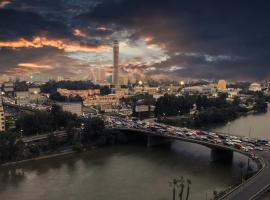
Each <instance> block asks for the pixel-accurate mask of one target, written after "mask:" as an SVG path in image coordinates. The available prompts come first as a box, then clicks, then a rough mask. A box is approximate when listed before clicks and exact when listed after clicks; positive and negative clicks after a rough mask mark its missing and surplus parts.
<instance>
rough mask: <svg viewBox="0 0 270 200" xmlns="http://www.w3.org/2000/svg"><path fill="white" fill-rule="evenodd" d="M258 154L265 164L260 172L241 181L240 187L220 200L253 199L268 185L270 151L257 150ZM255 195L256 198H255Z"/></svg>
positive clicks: (269, 178)
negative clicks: (243, 181) (244, 181)
mask: <svg viewBox="0 0 270 200" xmlns="http://www.w3.org/2000/svg"><path fill="white" fill-rule="evenodd" d="M258 155H259V156H260V157H261V158H262V159H263V161H264V163H265V165H264V168H263V169H262V170H261V172H260V173H259V174H257V175H255V176H254V177H252V178H251V179H249V180H248V181H247V182H246V183H243V184H242V185H241V186H240V187H238V188H237V189H236V190H234V191H233V192H232V193H230V194H229V195H227V196H226V197H224V198H221V199H222V200H253V199H257V197H258V196H259V194H260V193H262V192H263V191H264V189H266V188H269V186H270V152H269V150H268V149H267V150H265V151H263V152H259V153H258ZM255 197H256V198H255Z"/></svg>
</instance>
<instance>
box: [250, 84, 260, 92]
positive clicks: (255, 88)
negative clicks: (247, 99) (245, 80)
mask: <svg viewBox="0 0 270 200" xmlns="http://www.w3.org/2000/svg"><path fill="white" fill-rule="evenodd" d="M249 91H252V92H259V91H262V87H261V84H259V83H252V84H251V85H250V86H249Z"/></svg>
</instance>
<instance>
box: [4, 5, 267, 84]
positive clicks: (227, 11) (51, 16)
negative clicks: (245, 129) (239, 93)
mask: <svg viewBox="0 0 270 200" xmlns="http://www.w3.org/2000/svg"><path fill="white" fill-rule="evenodd" d="M269 7H270V5H269V3H266V2H263V3H260V4H259V3H255V2H246V1H242V0H240V1H237V2H233V1H222V2H218V3H217V2H214V1H211V0H207V1H204V2H199V1H195V0H193V1H176V0H171V1H169V2H167V3H164V2H163V1H160V0H157V1H153V0H148V1H141V0H137V1H135V0H131V1H127V0H121V1H114V0H91V1H87V0H76V1H74V0H68V1H60V0H56V1H53V2H52V1H29V0H20V1H19V0H4V1H3V0H1V1H0V73H1V76H2V77H3V76H22V75H25V74H28V73H36V72H41V73H46V74H49V75H56V76H64V77H65V76H67V77H75V78H76V77H77V78H78V77H79V78H81V79H84V78H86V77H88V76H89V74H90V69H93V68H100V67H113V65H114V64H113V41H114V40H118V41H119V47H120V49H121V53H120V55H119V56H120V59H119V67H120V68H121V70H122V71H124V72H126V73H127V74H132V75H133V74H134V75H136V76H139V77H141V78H142V79H143V78H152V79H226V80H257V81H260V80H267V79H269V74H270V67H269V64H270V61H269V60H268V57H269V45H270V40H269V37H268V32H269V22H268V21H267V20H266V19H268V18H269V13H268V12H267V11H268V8H269ZM2 77H1V78H2Z"/></svg>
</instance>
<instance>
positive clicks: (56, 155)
mask: <svg viewBox="0 0 270 200" xmlns="http://www.w3.org/2000/svg"><path fill="white" fill-rule="evenodd" d="M72 153H75V151H73V150H72V148H70V149H68V150H64V151H62V152H59V153H52V154H48V155H43V156H39V157H36V158H30V159H25V160H20V161H14V162H7V163H4V164H1V165H0V167H6V166H11V165H17V164H22V163H26V162H30V161H37V160H44V159H48V158H54V157H60V156H64V155H68V154H72Z"/></svg>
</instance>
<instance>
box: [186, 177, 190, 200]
mask: <svg viewBox="0 0 270 200" xmlns="http://www.w3.org/2000/svg"><path fill="white" fill-rule="evenodd" d="M190 185H191V180H189V179H187V196H186V200H188V199H189V193H190Z"/></svg>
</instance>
